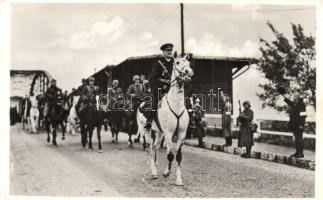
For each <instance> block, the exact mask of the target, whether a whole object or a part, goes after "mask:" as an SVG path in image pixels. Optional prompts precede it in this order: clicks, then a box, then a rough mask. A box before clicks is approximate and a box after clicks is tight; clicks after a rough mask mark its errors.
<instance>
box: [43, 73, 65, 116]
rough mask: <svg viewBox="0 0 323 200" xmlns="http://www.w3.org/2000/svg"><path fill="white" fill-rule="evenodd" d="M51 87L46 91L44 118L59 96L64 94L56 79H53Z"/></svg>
mask: <svg viewBox="0 0 323 200" xmlns="http://www.w3.org/2000/svg"><path fill="white" fill-rule="evenodd" d="M50 84H51V85H50V87H49V88H48V89H47V90H46V92H45V99H46V101H45V105H44V118H45V119H47V117H48V113H49V111H50V110H51V109H52V108H53V106H54V105H55V102H56V101H57V99H58V97H59V96H60V95H62V90H61V89H60V88H58V87H57V85H56V80H55V79H53V80H52V81H51V83H50Z"/></svg>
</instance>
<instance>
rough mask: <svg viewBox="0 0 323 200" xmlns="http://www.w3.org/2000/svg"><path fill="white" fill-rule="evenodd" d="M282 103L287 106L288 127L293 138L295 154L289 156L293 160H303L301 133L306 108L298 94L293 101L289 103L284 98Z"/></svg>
mask: <svg viewBox="0 0 323 200" xmlns="http://www.w3.org/2000/svg"><path fill="white" fill-rule="evenodd" d="M284 101H285V102H286V103H287V104H288V106H289V123H288V127H289V129H290V130H291V131H292V132H293V134H294V137H295V147H296V152H295V153H294V154H293V155H291V156H292V157H295V158H304V154H303V149H304V144H303V131H304V125H305V119H306V106H305V104H304V102H303V98H302V97H301V96H300V95H299V94H296V95H295V96H294V101H291V100H289V99H288V98H286V97H285V99H284Z"/></svg>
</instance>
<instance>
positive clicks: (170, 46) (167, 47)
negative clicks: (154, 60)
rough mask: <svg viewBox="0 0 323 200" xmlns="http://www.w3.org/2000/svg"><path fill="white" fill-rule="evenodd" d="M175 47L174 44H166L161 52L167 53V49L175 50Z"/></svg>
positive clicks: (161, 48)
mask: <svg viewBox="0 0 323 200" xmlns="http://www.w3.org/2000/svg"><path fill="white" fill-rule="evenodd" d="M173 47H174V45H173V44H172V43H166V44H163V45H162V46H161V47H160V50H162V51H165V50H166V49H173Z"/></svg>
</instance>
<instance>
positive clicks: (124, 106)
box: [109, 95, 138, 148]
mask: <svg viewBox="0 0 323 200" xmlns="http://www.w3.org/2000/svg"><path fill="white" fill-rule="evenodd" d="M131 107H132V105H131V104H130V102H129V101H128V100H127V99H126V98H125V96H123V95H119V97H117V98H116V101H115V102H111V105H110V106H109V108H110V110H111V111H110V115H109V118H110V127H111V132H112V138H113V142H118V134H119V132H120V130H121V129H122V128H124V131H125V132H126V133H127V134H128V136H129V139H128V145H129V147H131V148H132V147H133V141H132V135H136V134H137V132H138V126H137V121H136V114H135V112H134V111H132V110H131V109H130V108H131ZM134 107H136V106H134ZM134 107H133V108H134ZM123 121H124V122H125V123H124V126H122V124H123V123H122V122H123Z"/></svg>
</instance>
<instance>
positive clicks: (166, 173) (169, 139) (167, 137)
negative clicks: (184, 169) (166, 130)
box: [163, 134, 174, 177]
mask: <svg viewBox="0 0 323 200" xmlns="http://www.w3.org/2000/svg"><path fill="white" fill-rule="evenodd" d="M164 142H165V143H166V148H167V150H166V155H167V160H168V165H167V166H166V169H165V171H164V174H163V176H164V177H168V176H169V174H170V172H171V169H172V162H173V160H174V154H173V152H172V146H173V144H172V137H171V134H165V137H164Z"/></svg>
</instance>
